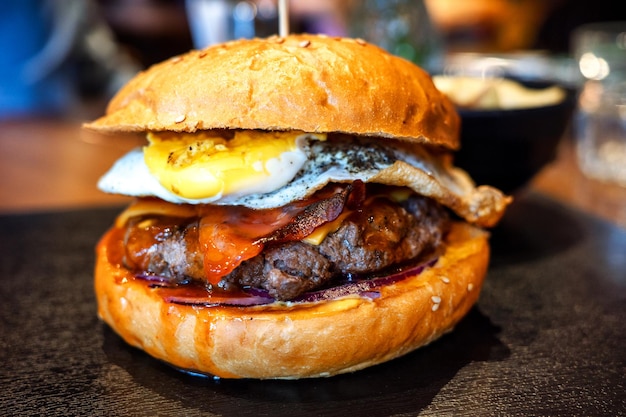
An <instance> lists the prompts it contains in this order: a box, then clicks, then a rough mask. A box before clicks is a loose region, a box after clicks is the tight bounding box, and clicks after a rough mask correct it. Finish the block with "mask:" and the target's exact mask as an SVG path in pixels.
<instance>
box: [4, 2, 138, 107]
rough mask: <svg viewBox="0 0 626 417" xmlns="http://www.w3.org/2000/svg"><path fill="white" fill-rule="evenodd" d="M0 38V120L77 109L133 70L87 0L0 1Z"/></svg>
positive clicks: (109, 91)
mask: <svg viewBox="0 0 626 417" xmlns="http://www.w3.org/2000/svg"><path fill="white" fill-rule="evenodd" d="M0 43H1V44H2V45H1V48H2V51H3V53H2V54H1V55H0V119H8V118H15V117H24V116H31V115H56V116H59V115H67V114H68V113H71V112H80V111H82V110H84V108H83V105H84V104H85V103H86V102H87V101H88V100H90V99H93V98H99V97H101V98H102V101H103V102H104V101H106V100H107V99H108V98H109V97H110V96H111V95H112V94H113V93H114V92H115V91H117V89H118V88H119V87H120V86H121V85H123V84H124V83H125V82H126V81H127V80H128V79H129V78H130V77H131V76H132V75H134V74H135V73H136V71H138V69H139V68H138V66H137V65H136V64H134V63H133V62H132V61H131V60H129V59H128V58H127V57H126V56H125V54H124V53H122V51H120V50H119V48H118V46H117V45H116V44H115V43H114V42H113V40H112V37H111V33H110V31H109V30H108V28H107V27H106V25H105V24H104V23H103V22H102V21H101V20H100V19H99V17H98V14H97V11H96V10H95V9H94V4H93V3H92V2H91V1H87V0H20V1H5V2H0ZM99 111H100V110H99V109H98V110H94V113H95V112H99Z"/></svg>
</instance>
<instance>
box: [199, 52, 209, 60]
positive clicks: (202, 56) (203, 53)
mask: <svg viewBox="0 0 626 417" xmlns="http://www.w3.org/2000/svg"><path fill="white" fill-rule="evenodd" d="M206 55H207V51H201V52H200V53H199V54H198V58H204V57H205V56H206Z"/></svg>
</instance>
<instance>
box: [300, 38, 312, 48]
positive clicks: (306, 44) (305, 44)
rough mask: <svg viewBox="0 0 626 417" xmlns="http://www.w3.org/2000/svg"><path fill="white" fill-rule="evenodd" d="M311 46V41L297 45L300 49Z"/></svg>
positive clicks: (306, 40) (304, 41)
mask: <svg viewBox="0 0 626 417" xmlns="http://www.w3.org/2000/svg"><path fill="white" fill-rule="evenodd" d="M310 44H311V41H310V40H308V39H305V40H303V41H302V42H300V43H299V44H298V46H300V47H301V48H306V47H307V46H309V45H310Z"/></svg>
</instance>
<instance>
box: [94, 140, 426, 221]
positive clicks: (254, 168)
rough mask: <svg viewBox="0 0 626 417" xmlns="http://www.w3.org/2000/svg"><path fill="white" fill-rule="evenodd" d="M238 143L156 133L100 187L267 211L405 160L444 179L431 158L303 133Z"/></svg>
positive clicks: (371, 142) (372, 142)
mask: <svg viewBox="0 0 626 417" xmlns="http://www.w3.org/2000/svg"><path fill="white" fill-rule="evenodd" d="M235 135H236V136H235V137H234V138H233V139H229V140H225V139H223V138H219V137H217V136H215V135H214V134H209V133H202V134H171V133H169V134H167V136H157V135H156V134H153V133H151V134H149V141H150V144H149V145H148V146H146V147H144V148H143V149H142V148H137V149H134V150H132V151H131V152H129V153H128V154H126V155H125V156H123V157H122V158H121V159H119V160H118V161H117V162H116V163H115V164H114V165H113V167H112V168H111V169H110V170H109V171H108V172H107V173H106V174H105V175H104V176H103V177H102V178H101V179H100V181H99V183H98V187H99V188H100V189H101V190H102V191H105V192H109V193H115V194H123V195H128V196H135V197H149V196H150V197H158V198H160V199H162V200H165V201H168V202H171V203H187V204H206V203H212V204H229V205H242V206H246V207H250V208H254V209H265V208H274V207H280V206H283V205H285V204H288V203H289V202H292V201H296V200H300V199H303V198H305V197H307V196H309V195H311V194H313V193H314V192H315V191H317V190H319V189H320V188H322V187H323V186H324V185H326V184H328V183H329V182H351V181H355V180H361V181H364V182H368V180H370V179H371V178H372V177H374V176H375V175H377V174H378V173H380V172H381V171H382V170H384V169H386V168H389V167H390V166H392V165H393V164H394V162H395V161H397V160H404V161H408V162H410V164H411V165H412V166H413V167H415V168H416V169H419V170H420V171H422V172H423V173H424V174H425V175H428V176H432V173H433V172H434V171H436V169H435V168H436V167H434V165H433V164H432V161H431V158H430V157H429V156H428V155H424V156H425V157H424V156H422V157H419V158H417V157H415V156H414V155H409V154H406V153H402V152H400V151H399V150H398V149H395V148H391V147H389V146H382V145H380V144H379V143H377V142H376V141H375V140H373V139H365V138H362V139H359V140H358V141H357V140H356V139H354V138H349V137H344V138H342V139H334V140H333V141H326V137H325V136H324V135H313V134H303V133H301V132H297V133H294V132H269V133H264V132H256V131H242V132H237V133H236V134H235ZM264 135H272V138H266V137H264ZM429 161H430V162H429Z"/></svg>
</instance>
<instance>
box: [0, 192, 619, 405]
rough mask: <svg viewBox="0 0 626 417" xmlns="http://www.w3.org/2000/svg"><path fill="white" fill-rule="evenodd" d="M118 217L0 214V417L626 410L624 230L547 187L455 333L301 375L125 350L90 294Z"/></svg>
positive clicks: (510, 223)
mask: <svg viewBox="0 0 626 417" xmlns="http://www.w3.org/2000/svg"><path fill="white" fill-rule="evenodd" d="M117 212H118V210H113V209H101V210H84V211H72V212H59V213H43V214H30V215H8V216H2V217H0V300H1V302H0V363H1V364H2V365H1V367H0V415H3V416H4V415H8V416H18V415H19V416H24V415H42V416H43V415H45V416H71V415H103V416H142V415H146V416H158V415H164V416H178V415H185V416H194V415H217V416H283V415H284V416H290V417H294V416H305V415H315V416H345V415H355V416H356V415H363V416H392V415H393V416H416V415H454V416H478V415H480V416H491V415H493V416H495V415H498V416H499V415H552V416H574V415H575V416H583V415H585V416H617V415H626V405H625V404H626V231H625V230H623V229H619V228H617V227H615V226H613V225H610V224H608V223H605V222H602V221H599V220H597V219H594V218H591V217H588V216H586V215H584V214H581V213H579V212H575V211H572V210H569V209H567V208H566V207H564V206H562V205H560V204H557V203H556V202H554V201H552V200H549V199H546V198H544V197H542V196H539V195H536V194H530V195H525V196H519V197H518V199H517V201H516V202H515V204H514V205H513V206H512V208H511V209H510V210H509V212H508V213H507V215H506V217H505V219H504V220H503V222H502V223H501V224H500V225H499V226H498V227H497V228H496V229H495V230H493V232H492V233H493V235H492V247H493V255H492V265H491V269H490V271H489V275H488V277H487V282H486V285H485V287H484V289H483V293H482V295H481V299H480V301H479V303H478V305H477V306H476V307H475V308H474V309H473V310H472V311H471V313H470V314H469V315H468V316H467V317H466V318H465V319H464V320H463V321H462V322H461V323H460V324H459V326H458V327H457V328H456V330H455V331H454V332H452V333H450V334H448V335H446V336H444V337H443V338H442V339H440V340H439V341H437V342H435V343H433V344H431V345H430V346H427V347H425V348H422V349H420V350H418V351H416V352H413V353H412V354H409V355H407V356H405V357H403V358H400V359H397V360H395V361H392V362H390V363H387V364H383V365H380V366H376V367H373V368H370V369H367V370H364V371H361V372H357V373H354V374H349V375H343V376H337V377H333V378H328V379H318V380H303V381H231V380H217V381H216V380H213V379H208V378H198V377H193V376H190V375H186V374H183V373H180V372H178V371H175V370H173V369H171V368H170V367H168V366H167V365H164V364H162V363H161V362H158V361H156V360H153V359H152V358H150V357H148V356H147V355H145V354H144V353H142V352H141V351H138V350H136V349H133V348H130V347H128V346H127V345H126V344H124V343H123V342H122V341H121V339H119V338H118V337H117V336H116V335H115V334H114V333H113V332H112V331H111V330H109V329H108V328H107V327H106V326H105V325H104V324H102V323H101V322H100V321H99V320H98V319H97V318H96V313H95V311H96V306H95V300H94V296H93V287H92V269H93V260H94V255H93V247H94V245H95V243H96V241H97V239H98V238H99V236H100V235H101V234H102V233H103V232H104V230H105V229H106V228H107V227H108V226H109V225H110V224H111V222H112V221H113V219H114V217H115V215H116V213H117ZM337 337H340V335H337Z"/></svg>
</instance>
